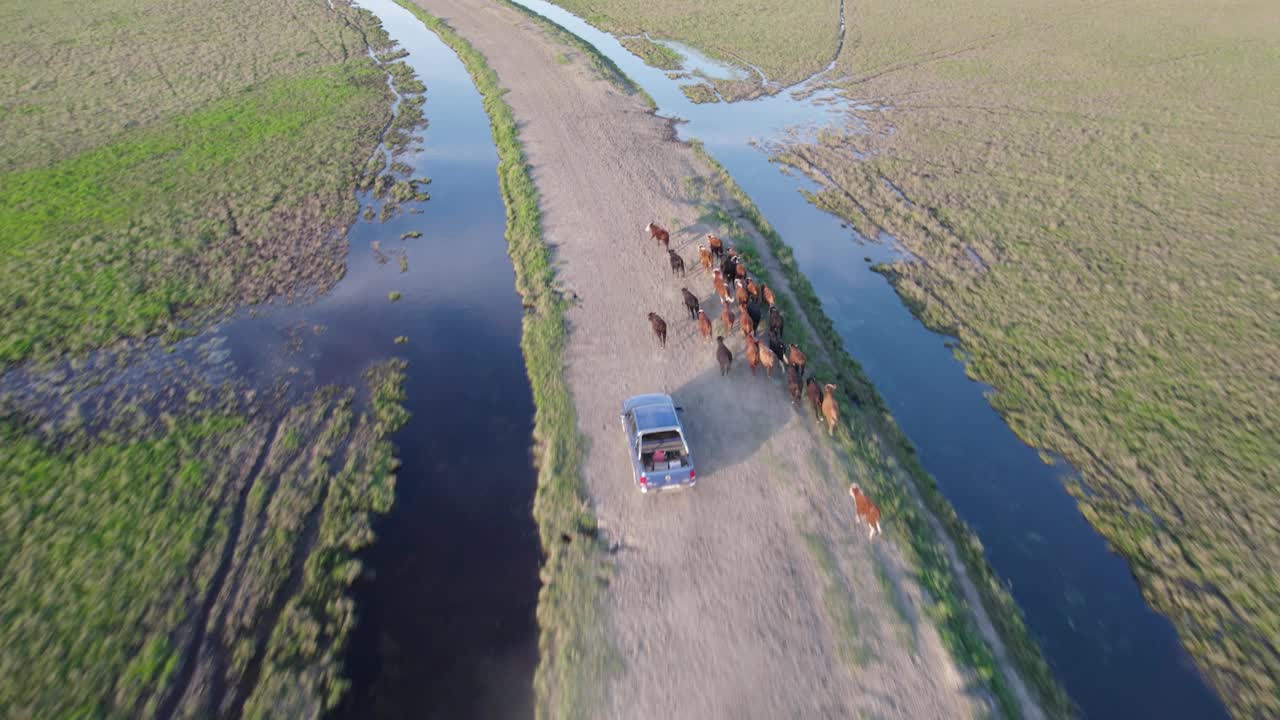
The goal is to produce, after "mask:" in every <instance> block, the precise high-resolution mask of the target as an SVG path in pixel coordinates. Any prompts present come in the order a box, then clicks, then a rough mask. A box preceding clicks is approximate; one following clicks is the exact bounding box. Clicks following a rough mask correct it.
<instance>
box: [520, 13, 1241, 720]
mask: <svg viewBox="0 0 1280 720" xmlns="http://www.w3.org/2000/svg"><path fill="white" fill-rule="evenodd" d="M515 1H516V2H519V3H520V4H521V5H524V6H526V7H528V8H530V9H532V10H534V11H535V12H538V13H540V14H542V15H545V16H546V17H549V18H551V19H552V20H554V21H555V22H557V23H559V24H560V25H562V26H564V27H565V28H567V29H568V30H570V31H571V32H573V33H574V34H576V35H578V36H579V37H581V38H583V39H584V40H586V41H587V42H588V43H590V44H591V45H594V46H595V47H596V48H597V49H599V50H600V51H601V52H602V53H603V54H604V55H606V56H608V57H609V58H610V59H612V60H613V61H614V62H615V63H617V64H618V66H619V67H620V68H621V69H622V70H623V72H625V73H626V74H627V75H628V76H629V77H631V78H632V79H633V80H635V81H636V82H637V83H638V84H640V85H641V86H642V87H643V88H644V89H645V90H646V91H647V92H648V93H649V94H650V95H652V96H653V98H654V99H655V100H656V101H657V103H658V106H659V113H660V114H662V115H664V116H667V117H677V118H680V119H683V120H686V121H687V122H686V123H683V124H681V125H679V126H678V130H679V133H680V136H681V137H683V138H686V139H692V138H696V139H699V140H701V141H703V143H704V144H705V145H706V148H707V150H708V151H709V152H710V153H711V154H712V155H713V156H714V157H715V158H716V159H717V160H719V161H720V162H721V163H722V164H723V165H724V166H725V167H726V168H727V169H728V170H729V172H730V174H732V175H733V177H734V179H735V180H737V181H738V183H739V184H740V185H741V186H742V187H743V189H744V190H746V191H747V193H748V194H749V195H750V196H751V197H752V199H753V200H755V202H756V204H757V205H759V207H760V210H761V211H762V212H763V213H764V215H765V217H767V218H768V220H769V222H770V223H772V224H773V225H774V226H775V227H776V228H777V230H778V231H779V232H780V233H781V234H782V236H783V238H784V240H786V242H787V243H788V244H789V245H790V246H791V247H792V248H793V249H794V251H795V255H796V260H797V262H798V263H799V265H800V268H801V269H802V270H803V271H804V273H805V275H806V276H807V277H808V278H809V280H810V281H811V282H812V283H813V286H814V289H815V290H816V291H817V293H818V295H819V297H821V298H822V302H823V307H824V309H825V310H826V312H827V314H828V315H829V316H830V317H831V319H832V321H833V323H834V324H835V326H836V329H837V330H838V331H839V333H840V335H841V337H842V338H843V339H844V343H845V347H846V348H847V349H848V350H849V352H850V354H851V355H852V356H853V357H854V358H856V359H857V360H858V362H860V363H861V364H862V366H863V368H864V370H865V371H866V373H867V375H868V376H869V377H870V378H871V380H872V382H874V383H875V385H876V388H877V389H878V390H879V392H880V393H881V395H883V396H884V398H885V400H886V402H887V403H888V405H889V408H890V410H891V411H892V412H893V415H894V417H895V418H896V419H897V421H898V423H899V424H900V425H901V427H902V428H903V430H904V431H905V432H906V433H907V435H908V436H909V437H910V438H911V441H912V442H913V443H914V444H915V446H916V448H917V449H918V451H919V457H920V460H921V461H922V462H923V464H924V467H925V468H926V469H927V470H928V471H929V472H930V473H932V474H933V476H934V477H935V478H936V479H937V481H938V484H939V486H940V487H941V489H942V491H943V493H944V494H945V495H946V497H947V499H948V500H949V501H950V502H951V503H952V505H953V506H954V507H955V508H956V511H957V512H958V513H959V514H960V516H961V517H962V518H964V520H965V521H966V522H967V523H968V524H969V525H970V526H971V527H972V528H973V529H974V530H975V531H976V532H977V534H978V536H979V537H980V538H981V540H982V543H983V545H984V547H985V548H986V551H987V558H988V560H989V561H990V563H991V564H992V566H993V567H994V568H995V569H996V571H997V572H998V573H999V575H1000V576H1001V577H1002V578H1005V579H1006V580H1008V581H1009V582H1010V583H1011V584H1012V586H1013V595H1014V597H1015V599H1016V600H1017V602H1018V604H1019V605H1020V606H1021V607H1022V608H1023V610H1024V612H1025V613H1026V616H1027V620H1028V623H1029V625H1030V627H1031V630H1032V632H1033V633H1034V634H1035V635H1036V637H1037V638H1038V639H1039V640H1040V642H1041V644H1042V646H1043V648H1044V651H1045V654H1046V655H1047V657H1048V659H1049V661H1050V663H1051V664H1052V665H1053V667H1054V669H1055V671H1056V672H1057V674H1058V676H1059V677H1060V678H1061V679H1062V681H1063V683H1064V684H1065V686H1066V688H1067V691H1068V692H1069V693H1070V694H1071V697H1072V698H1073V699H1074V700H1075V701H1076V702H1077V703H1078V704H1079V706H1080V708H1081V709H1082V710H1083V712H1084V713H1085V714H1087V715H1088V716H1089V717H1093V718H1196V719H1201V718H1222V717H1226V712H1225V711H1224V709H1223V707H1222V704H1221V702H1220V701H1219V699H1218V698H1217V696H1216V695H1215V694H1214V693H1213V692H1212V691H1211V690H1210V689H1209V688H1208V687H1207V686H1206V684H1205V682H1204V680H1203V678H1202V677H1201V675H1200V674H1199V672H1198V670H1197V669H1196V668H1195V667H1194V665H1193V664H1192V663H1191V660H1190V657H1189V656H1188V655H1187V653H1186V652H1185V651H1184V650H1183V648H1182V646H1181V644H1180V643H1179V642H1178V638H1177V635H1176V633H1175V632H1174V629H1173V626H1172V625H1171V624H1170V623H1169V621H1168V620H1167V619H1165V618H1164V617H1163V616H1161V615H1159V614H1157V613H1155V612H1154V611H1152V610H1151V609H1150V608H1149V607H1148V606H1147V605H1146V603H1145V602H1144V601H1143V599H1142V596H1141V594H1140V592H1139V590H1138V586H1137V584H1136V582H1135V581H1134V579H1133V577H1132V575H1131V574H1130V572H1129V568H1128V565H1127V564H1126V563H1125V561H1124V560H1123V559H1122V558H1120V557H1119V556H1117V555H1115V554H1113V553H1111V552H1110V551H1109V550H1108V549H1107V546H1106V543H1105V541H1104V540H1103V539H1102V538H1101V536H1099V535H1098V534H1097V533H1096V532H1095V531H1094V529H1093V528H1092V526H1090V525H1089V524H1088V522H1086V521H1085V520H1084V518H1083V517H1082V516H1081V515H1080V513H1079V511H1078V509H1077V508H1076V504H1075V501H1074V500H1073V499H1072V498H1071V497H1070V496H1069V495H1068V494H1067V493H1066V491H1065V489H1064V487H1063V480H1064V478H1065V477H1066V475H1067V473H1069V472H1071V469H1070V468H1069V467H1067V466H1064V465H1061V464H1059V465H1057V466H1049V465H1045V464H1044V463H1043V462H1041V460H1040V458H1039V454H1038V453H1037V451H1036V450H1035V449H1033V448H1030V447H1028V446H1027V445H1025V444H1024V443H1022V441H1020V440H1019V439H1018V438H1017V436H1015V435H1014V434H1013V432H1012V431H1011V430H1010V429H1009V427H1008V426H1007V425H1006V424H1005V423H1004V421H1003V419H1002V418H1000V416H999V415H998V414H997V413H996V412H995V411H994V410H993V409H992V408H991V406H990V404H989V403H988V402H987V399H986V393H987V392H989V391H990V388H988V387H986V386H984V385H982V384H979V383H975V382H973V381H971V380H969V378H967V377H966V376H965V374H964V367H963V365H962V364H961V363H960V362H959V361H957V360H956V359H955V358H954V357H953V355H952V353H951V351H950V350H949V349H947V348H946V347H944V345H943V343H944V342H945V341H946V340H947V339H948V338H946V337H945V336H942V335H939V334H937V333H934V332H931V331H929V330H928V329H926V328H925V327H924V326H922V325H921V324H920V323H919V322H918V321H917V320H916V319H915V318H914V317H913V316H912V315H911V314H910V313H909V312H908V311H907V310H906V308H905V307H904V306H903V305H902V303H901V301H900V300H899V299H898V297H897V295H896V294H895V293H894V291H893V289H892V288H891V287H890V286H889V284H888V283H887V282H886V281H885V279H884V278H883V277H882V276H880V275H877V274H875V273H873V272H871V271H870V270H869V269H868V263H867V262H866V261H865V260H864V257H871V258H872V259H873V260H876V261H879V260H884V259H887V258H889V257H892V256H893V255H894V253H895V252H896V251H895V250H894V249H893V248H892V247H891V246H887V245H884V244H876V243H865V242H863V241H862V239H861V238H859V237H857V236H856V235H855V234H854V233H853V231H851V230H849V229H846V228H844V227H841V223H840V221H839V220H838V219H837V218H835V217H834V216H831V215H828V214H826V213H824V212H822V211H820V210H818V209H817V208H815V207H814V206H813V205H811V204H810V203H809V202H807V201H806V200H805V199H804V198H803V197H802V196H801V195H800V193H799V192H798V191H799V190H800V189H802V188H803V189H809V190H816V189H817V188H816V187H815V186H814V185H813V184H812V183H811V182H810V181H808V180H807V179H805V178H803V177H798V176H796V175H794V174H791V173H784V172H780V171H779V168H778V167H777V166H774V165H771V164H770V163H769V162H768V154H767V152H765V151H763V150H762V147H764V148H767V147H768V146H770V145H772V144H775V143H778V142H780V141H785V140H787V139H788V138H795V137H805V136H806V135H809V134H811V133H812V132H814V131H815V130H816V129H818V128H820V127H823V126H843V125H844V123H845V122H847V119H848V116H847V115H846V112H847V111H848V110H849V109H861V108H851V107H850V105H851V103H850V102H849V101H847V100H845V99H844V98H841V97H839V96H838V95H836V94H835V93H834V92H832V91H829V90H819V91H817V92H816V93H813V94H811V95H810V96H809V97H808V98H807V99H804V100H799V99H795V98H793V97H792V96H791V94H790V93H787V92H784V93H780V94H779V95H775V96H773V97H769V98H761V99H759V100H754V101H749V102H739V103H733V104H729V105H726V104H711V105H696V104H693V103H691V102H689V100H688V99H687V98H686V97H685V96H684V94H683V93H682V92H681V91H680V89H679V87H678V82H677V81H673V80H671V79H670V78H668V77H667V76H666V74H665V73H664V72H662V71H660V70H656V69H654V68H651V67H649V66H647V65H645V64H644V63H643V62H642V61H640V59H639V58H637V57H635V56H634V55H632V54H630V53H629V52H627V51H626V50H625V49H624V48H623V47H622V46H621V45H620V44H619V43H618V41H617V39H616V38H614V37H613V36H611V35H609V34H607V33H604V32H602V31H600V30H597V29H596V28H594V27H591V26H590V25H588V24H587V23H586V22H585V21H583V20H581V19H580V18H577V17H576V16H574V15H572V14H570V13H569V12H567V11H565V10H563V9H561V8H559V7H557V6H554V5H551V4H549V3H547V2H543V1H542V0H515ZM698 65H699V66H700V67H701V69H702V70H703V71H704V72H708V73H709V74H713V75H714V74H715V72H716V68H715V67H714V63H711V62H709V61H706V60H705V59H700V60H698ZM726 75H727V73H726ZM686 82H688V81H686ZM753 141H754V142H753Z"/></svg>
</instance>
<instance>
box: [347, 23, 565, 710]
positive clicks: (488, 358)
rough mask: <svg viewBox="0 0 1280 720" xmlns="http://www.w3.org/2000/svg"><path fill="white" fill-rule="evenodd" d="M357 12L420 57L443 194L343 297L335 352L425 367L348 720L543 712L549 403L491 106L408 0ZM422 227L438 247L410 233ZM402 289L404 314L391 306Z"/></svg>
mask: <svg viewBox="0 0 1280 720" xmlns="http://www.w3.org/2000/svg"><path fill="white" fill-rule="evenodd" d="M358 4H359V5H360V6H361V7H364V8H366V9H368V10H370V11H372V12H373V13H375V14H376V15H377V16H378V17H379V18H380V19H381V21H382V24H383V27H385V28H386V30H387V32H388V33H389V34H390V35H391V37H392V38H394V39H395V40H397V41H398V42H399V43H400V45H401V47H403V48H404V49H406V50H408V52H409V55H408V57H407V58H405V60H404V61H405V62H407V63H408V64H409V65H410V66H412V67H413V69H414V71H415V72H416V73H417V76H418V78H419V79H420V80H422V82H423V83H424V84H425V85H426V86H427V102H426V105H425V106H424V111H425V113H426V116H427V118H428V121H429V123H430V124H429V126H428V127H427V128H426V130H425V131H424V132H423V133H422V142H421V149H420V150H418V151H416V152H411V153H409V154H408V155H406V156H402V157H401V158H399V159H400V160H401V161H403V162H406V163H408V164H409V165H412V166H413V168H414V173H413V175H412V176H413V177H422V176H426V177H431V178H432V183H431V184H430V185H429V186H427V187H428V189H429V190H430V192H431V200H430V201H429V202H426V203H423V204H421V206H420V207H421V210H422V211H423V212H422V214H412V213H404V214H402V215H400V216H398V217H396V218H394V219H391V220H388V221H387V222H381V223H379V222H376V221H375V222H365V221H361V222H359V223H357V224H356V225H355V226H354V227H353V228H352V230H351V232H350V234H349V239H350V243H351V253H352V257H351V258H350V260H349V267H350V268H352V270H349V273H350V272H352V271H354V272H355V273H357V274H359V273H360V267H362V264H363V265H368V266H370V267H372V268H373V271H374V272H373V273H372V274H376V275H377V277H378V280H376V281H375V280H373V279H372V278H370V280H369V282H374V283H376V284H377V285H379V288H378V291H377V292H374V293H368V292H363V291H362V290H361V289H360V288H359V287H350V286H351V285H352V284H353V283H350V282H348V280H345V279H344V281H343V283H342V284H341V285H340V286H339V288H337V290H336V291H335V293H334V297H333V301H334V302H335V303H340V304H343V305H344V312H345V313H349V315H348V316H347V317H345V318H344V319H343V320H342V321H340V324H341V327H342V328H343V333H342V335H341V336H340V337H335V338H334V342H333V346H332V347H328V348H325V349H323V350H322V353H324V354H327V355H334V354H339V355H340V354H341V353H342V352H343V348H345V349H346V350H347V351H348V352H351V353H357V354H358V353H361V352H363V348H365V347H368V346H389V345H388V344H389V343H391V342H392V338H394V337H395V336H397V335H406V336H408V338H409V341H408V343H407V344H405V345H403V346H398V349H397V350H396V351H395V354H397V355H400V356H402V357H404V358H405V359H407V360H408V361H409V366H408V379H407V382H406V385H405V391H406V394H407V401H406V406H407V408H408V410H409V411H410V412H411V413H412V417H411V419H410V420H409V422H408V423H407V424H406V425H405V427H404V428H403V429H402V430H401V431H400V432H399V433H398V434H397V435H396V436H395V437H394V438H393V440H394V442H395V443H396V446H397V449H398V455H399V457H400V459H401V462H402V465H401V468H400V470H399V471H398V472H397V487H396V502H395V506H394V508H393V509H392V511H391V512H390V514H388V515H387V516H386V517H385V518H383V519H382V521H381V522H380V523H379V524H378V525H377V526H376V528H375V529H376V531H377V535H378V540H377V543H376V544H375V545H374V546H373V548H372V549H371V550H370V551H369V553H367V554H366V556H365V557H364V560H365V563H366V567H367V568H368V571H369V572H368V573H367V574H366V577H365V578H363V579H362V580H361V581H360V582H358V583H357V586H356V588H355V600H356V606H357V607H358V608H359V617H360V621H359V625H358V627H357V629H356V631H355V632H354V633H353V635H352V642H351V647H350V650H349V654H348V657H347V668H348V673H349V676H350V678H351V680H352V688H351V691H350V692H349V694H348V696H347V701H346V704H345V706H344V707H343V708H342V711H341V712H340V713H338V714H339V715H342V716H346V717H351V718H370V717H421V718H432V717H447V718H464V717H476V718H480V717H485V718H491V717H503V718H506V717H522V716H531V715H532V687H531V679H532V677H533V670H534V667H535V665H536V663H537V629H536V623H535V619H534V610H535V607H536V603H537V593H538V588H539V580H538V566H539V563H540V559H541V558H540V552H541V551H540V549H539V541H538V534H537V529H536V527H535V525H534V522H533V517H532V503H533V492H534V487H535V472H534V469H533V466H532V462H531V458H530V455H529V443H530V437H531V435H532V429H533V398H532V393H531V391H530V389H529V384H528V378H527V376H526V374H525V368H524V358H523V356H522V354H521V352H520V333H521V318H522V309H521V304H520V298H519V296H518V295H517V294H516V292H515V276H514V271H513V270H512V267H511V261H510V259H509V258H508V256H507V246H506V240H505V237H504V232H505V229H506V211H505V208H504V206H503V203H502V197H501V195H500V194H499V192H498V177H497V164H498V155H497V150H496V149H495V147H494V145H493V140H492V138H491V136H490V133H489V121H488V118H487V116H486V115H485V113H484V108H483V106H482V104H481V97H480V94H479V92H477V91H476V89H475V86H474V85H473V84H472V82H471V78H470V77H469V76H468V74H467V72H466V69H465V68H464V67H463V65H462V62H461V61H460V60H459V59H458V57H457V56H456V55H455V54H454V53H453V51H452V50H450V49H449V48H448V47H447V46H446V45H445V44H444V43H443V42H441V41H440V40H439V38H437V37H436V36H435V35H434V34H433V33H431V32H430V31H428V30H427V29H426V27H424V26H423V25H422V23H421V22H419V21H418V20H417V19H416V18H414V17H413V16H412V15H411V14H409V12H408V11H406V10H404V9H403V8H401V7H399V6H398V5H396V4H395V3H394V2H392V1H391V0H359V3H358ZM363 201H364V202H365V203H366V204H368V203H369V202H370V199H369V198H363ZM409 231H420V232H422V237H421V238H417V239H410V240H406V241H400V240H399V239H398V238H399V237H400V235H401V233H404V232H409ZM373 240H380V242H381V250H382V252H383V253H386V252H388V251H390V250H391V249H393V248H395V249H402V250H404V251H405V252H406V253H407V259H408V267H409V269H408V271H407V272H405V273H400V270H399V268H398V267H397V262H396V260H395V259H392V261H391V262H386V263H385V264H383V263H380V262H379V261H378V258H377V257H376V255H377V253H374V252H373V251H372V250H371V249H370V243H371V241H373ZM370 256H374V257H372V258H371V257H370ZM388 278H390V282H392V283H398V284H396V285H395V286H394V287H391V288H387V289H395V290H399V291H400V292H402V299H401V300H400V301H399V302H396V303H389V302H388V300H387V296H386V292H387V290H386V289H384V288H383V287H382V286H385V285H386V283H387V282H388ZM344 291H345V292H350V302H349V303H344V301H343V299H342V295H343V293H344ZM326 335H329V333H326Z"/></svg>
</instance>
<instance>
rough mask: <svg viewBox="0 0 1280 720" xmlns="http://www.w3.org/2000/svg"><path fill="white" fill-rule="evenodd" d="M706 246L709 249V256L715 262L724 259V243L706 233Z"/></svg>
mask: <svg viewBox="0 0 1280 720" xmlns="http://www.w3.org/2000/svg"><path fill="white" fill-rule="evenodd" d="M707 245H708V246H710V247H711V256H712V257H714V258H715V259H716V260H720V259H722V258H724V241H723V240H721V239H720V238H718V237H716V236H715V235H712V234H711V233H707Z"/></svg>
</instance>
